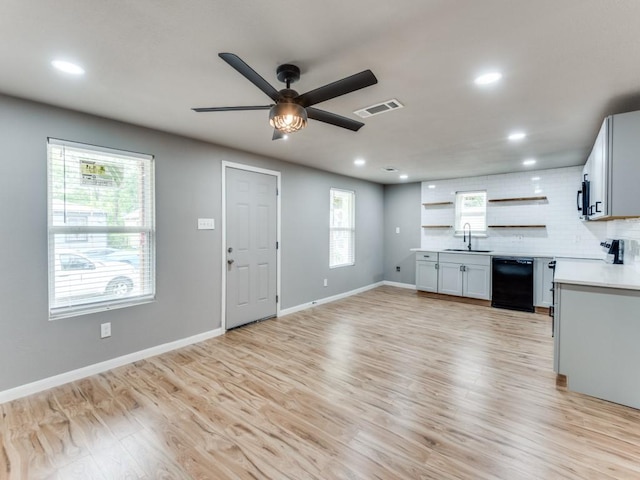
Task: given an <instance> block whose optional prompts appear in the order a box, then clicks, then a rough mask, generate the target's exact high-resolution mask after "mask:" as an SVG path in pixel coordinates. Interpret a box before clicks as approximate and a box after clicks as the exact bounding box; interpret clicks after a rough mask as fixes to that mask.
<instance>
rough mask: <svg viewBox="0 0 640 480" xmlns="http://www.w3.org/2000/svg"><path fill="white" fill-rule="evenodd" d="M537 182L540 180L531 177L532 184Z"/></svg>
mask: <svg viewBox="0 0 640 480" xmlns="http://www.w3.org/2000/svg"><path fill="white" fill-rule="evenodd" d="M538 180H540V177H531V181H532V182H537V181H538Z"/></svg>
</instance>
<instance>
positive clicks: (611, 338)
mask: <svg viewBox="0 0 640 480" xmlns="http://www.w3.org/2000/svg"><path fill="white" fill-rule="evenodd" d="M554 282H555V293H556V295H555V326H554V335H555V338H554V346H555V348H554V369H555V371H556V373H558V374H560V375H564V376H566V379H567V388H568V389H569V390H572V391H576V392H581V393H585V394H587V395H592V396H594V397H598V398H601V399H604V400H609V401H611V402H615V403H620V404H623V405H628V406H631V407H634V408H640V368H639V367H640V271H639V270H638V269H637V268H636V267H635V266H633V265H612V264H607V263H604V262H587V261H578V260H565V259H559V260H558V261H557V266H556V273H555V279H554Z"/></svg>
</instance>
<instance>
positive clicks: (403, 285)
mask: <svg viewBox="0 0 640 480" xmlns="http://www.w3.org/2000/svg"><path fill="white" fill-rule="evenodd" d="M382 283H383V284H384V285H389V286H390V287H398V288H407V289H409V290H416V286H415V285H413V284H412V283H400V282H390V281H389V280H385V281H384V282H382Z"/></svg>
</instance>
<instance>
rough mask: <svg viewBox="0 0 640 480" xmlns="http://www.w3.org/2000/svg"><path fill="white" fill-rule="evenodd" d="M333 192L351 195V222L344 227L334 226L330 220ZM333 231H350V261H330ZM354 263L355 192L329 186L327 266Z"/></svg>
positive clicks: (336, 266)
mask: <svg viewBox="0 0 640 480" xmlns="http://www.w3.org/2000/svg"><path fill="white" fill-rule="evenodd" d="M334 192H340V193H348V194H349V195H350V196H351V212H350V215H349V216H350V218H351V222H350V226H347V227H344V226H341V227H337V226H334V225H333V223H332V221H333V219H334V209H333V199H334ZM334 232H349V233H350V236H349V237H350V239H349V249H350V257H351V261H350V262H344V263H335V264H334V263H332V259H333V256H334V255H333V253H332V252H333V251H332V247H333V245H334V242H333V241H332V239H333V233H334ZM355 264H356V192H355V190H347V189H344V188H336V187H331V188H330V189H329V268H330V269H333V268H341V267H350V266H354V265H355Z"/></svg>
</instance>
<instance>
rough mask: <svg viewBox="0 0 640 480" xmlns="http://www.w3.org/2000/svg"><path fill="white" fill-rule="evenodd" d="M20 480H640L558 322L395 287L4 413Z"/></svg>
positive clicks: (633, 423)
mask: <svg viewBox="0 0 640 480" xmlns="http://www.w3.org/2000/svg"><path fill="white" fill-rule="evenodd" d="M0 411H1V414H2V418H1V419H0V420H1V423H0V478H3V479H38V478H47V479H49V478H50V479H61V480H68V479H83V480H87V479H109V480H111V479H125V478H127V479H128V478H132V479H135V478H146V479H150V480H156V479H227V478H234V479H235V478H239V479H255V478H269V479H295V480H298V479H307V478H310V479H316V478H317V479H334V478H335V479H363V480H370V479H385V480H386V479H509V480H513V479H564V478H568V479H627V478H628V479H639V478H640V411H638V410H634V409H631V408H627V407H622V406H619V405H615V404H612V403H608V402H604V401H600V400H597V399H594V398H590V397H587V396H584V395H580V394H576V393H571V392H567V391H565V390H564V389H562V388H559V387H556V377H555V375H554V373H553V371H552V339H551V337H550V319H549V317H546V316H543V315H535V314H527V313H519V312H512V311H507V310H498V309H492V308H488V307H482V306H475V305H466V304H459V303H454V302H450V301H445V300H436V299H431V298H425V297H422V296H420V295H419V294H417V293H416V292H413V291H409V290H403V289H397V288H393V287H381V288H378V289H375V290H371V291H369V292H366V293H363V294H361V295H357V296H355V297H351V298H348V299H345V300H341V301H338V302H334V303H331V304H327V305H322V306H318V307H315V308H313V309H309V310H305V311H303V312H299V313H296V314H292V315H289V316H286V317H282V318H280V319H274V320H268V321H266V322H262V323H259V324H254V325H249V326H247V327H244V328H241V329H237V330H234V331H231V332H229V333H227V334H226V335H224V336H222V337H218V338H215V339H212V340H209V341H206V342H203V343H200V344H198V345H194V346H190V347H187V348H184V349H181V350H178V351H175V352H171V353H168V354H164V355H161V356H158V357H154V358H151V359H149V360H145V361H141V362H137V363H135V364H132V365H129V366H125V367H121V368H118V369H115V370H112V371H109V372H107V373H104V374H101V375H96V376H94V377H91V378H87V379H84V380H81V381H77V382H73V383H70V384H68V385H65V386H62V387H59V388H55V389H52V390H49V391H46V392H43V393H41V394H37V395H33V396H31V397H27V398H24V399H20V400H16V401H13V402H9V403H6V404H3V405H0Z"/></svg>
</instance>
